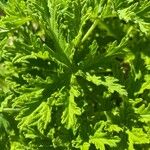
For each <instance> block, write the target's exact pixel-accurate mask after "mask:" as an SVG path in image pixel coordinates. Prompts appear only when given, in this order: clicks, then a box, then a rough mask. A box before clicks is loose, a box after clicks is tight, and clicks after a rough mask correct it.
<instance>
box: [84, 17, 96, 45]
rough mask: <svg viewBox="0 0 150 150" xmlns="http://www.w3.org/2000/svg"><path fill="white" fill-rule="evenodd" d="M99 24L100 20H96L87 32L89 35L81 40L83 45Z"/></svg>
mask: <svg viewBox="0 0 150 150" xmlns="http://www.w3.org/2000/svg"><path fill="white" fill-rule="evenodd" d="M97 24H98V20H95V21H94V23H93V24H92V26H91V27H90V29H89V30H88V31H87V33H86V34H85V35H84V37H83V38H82V40H81V43H83V42H84V41H85V40H86V39H87V38H88V37H89V36H90V34H91V33H92V31H93V30H94V29H95V27H96V26H97Z"/></svg>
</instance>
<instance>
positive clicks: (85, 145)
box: [81, 142, 90, 150]
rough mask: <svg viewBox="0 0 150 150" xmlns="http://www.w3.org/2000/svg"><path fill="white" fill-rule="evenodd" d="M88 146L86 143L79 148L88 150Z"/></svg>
mask: <svg viewBox="0 0 150 150" xmlns="http://www.w3.org/2000/svg"><path fill="white" fill-rule="evenodd" d="M89 148H90V144H89V143H87V142H84V143H83V145H82V146H81V150H89Z"/></svg>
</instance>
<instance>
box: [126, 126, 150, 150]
mask: <svg viewBox="0 0 150 150" xmlns="http://www.w3.org/2000/svg"><path fill="white" fill-rule="evenodd" d="M126 133H127V134H128V141H129V149H130V150H131V149H134V144H149V143H150V138H149V137H148V135H147V134H146V133H144V131H143V130H142V129H141V128H133V129H132V131H129V130H127V131H126Z"/></svg>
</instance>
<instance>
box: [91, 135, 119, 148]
mask: <svg viewBox="0 0 150 150" xmlns="http://www.w3.org/2000/svg"><path fill="white" fill-rule="evenodd" d="M119 141H120V139H119V138H118V137H112V138H110V137H107V134H106V133H102V132H101V133H95V134H94V136H92V137H91V138H90V141H89V142H90V143H93V144H94V145H95V147H96V149H99V150H105V145H109V146H110V147H116V146H117V143H118V142H119Z"/></svg>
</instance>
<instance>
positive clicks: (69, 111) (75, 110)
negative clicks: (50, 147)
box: [61, 87, 81, 129]
mask: <svg viewBox="0 0 150 150" xmlns="http://www.w3.org/2000/svg"><path fill="white" fill-rule="evenodd" d="M75 96H78V91H76V90H75V89H73V88H72V87H71V89H70V92H69V97H67V99H66V106H65V107H66V108H65V110H64V112H63V114H62V120H61V123H62V124H65V126H66V128H67V129H73V128H74V127H75V125H76V123H77V118H76V115H81V109H80V108H79V107H78V106H77V104H76V102H75V101H74V98H75Z"/></svg>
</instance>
